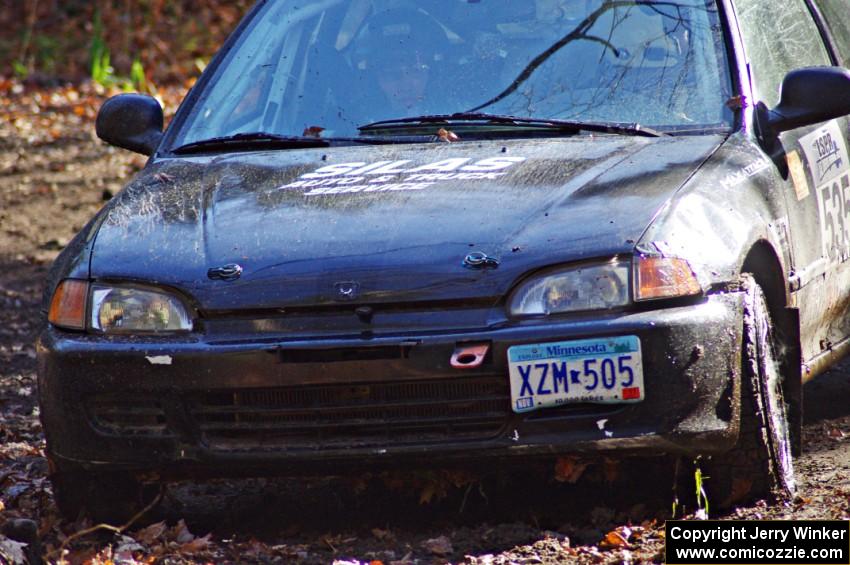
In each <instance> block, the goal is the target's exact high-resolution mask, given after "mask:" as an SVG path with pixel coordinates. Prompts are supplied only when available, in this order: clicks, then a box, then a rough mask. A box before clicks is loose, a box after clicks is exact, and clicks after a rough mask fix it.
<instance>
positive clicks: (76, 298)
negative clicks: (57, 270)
mask: <svg viewBox="0 0 850 565" xmlns="http://www.w3.org/2000/svg"><path fill="white" fill-rule="evenodd" d="M88 293H89V283H87V282H85V281H75V280H71V279H68V280H64V281H62V282H61V283H59V286H57V287H56V291H55V292H54V293H53V300H51V301H50V313H49V314H48V315H47V319H48V320H49V321H50V323H51V324H53V325H54V326H58V327H60V328H67V329H73V330H82V329H85V327H86V298H87V296H88Z"/></svg>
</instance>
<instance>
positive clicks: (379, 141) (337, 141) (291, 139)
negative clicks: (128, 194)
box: [172, 132, 434, 154]
mask: <svg viewBox="0 0 850 565" xmlns="http://www.w3.org/2000/svg"><path fill="white" fill-rule="evenodd" d="M433 141H434V136H433V135H427V136H425V135H408V136H391V137H383V136H370V137H366V136H361V137H313V136H306V135H282V134H278V133H266V132H252V133H237V134H235V135H225V136H222V137H211V138H210V139H202V140H200V141H193V142H192V143H187V144H185V145H181V146H180V147H178V148H176V149H173V150H172V152H174V153H178V154H181V153H202V152H204V151H213V150H219V151H220V150H239V149H256V148H261V149H311V148H315V147H330V146H338V145H352V144H355V143H356V144H366V145H396V144H399V143H426V142H433Z"/></svg>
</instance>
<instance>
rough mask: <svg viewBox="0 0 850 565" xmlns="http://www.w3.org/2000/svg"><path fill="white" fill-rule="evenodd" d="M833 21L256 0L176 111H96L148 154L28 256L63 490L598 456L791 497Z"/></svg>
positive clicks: (839, 263) (66, 503)
mask: <svg viewBox="0 0 850 565" xmlns="http://www.w3.org/2000/svg"><path fill="white" fill-rule="evenodd" d="M847 19H848V16H847V15H846V10H844V9H843V7H842V1H841V0H785V1H783V2H775V1H773V0H664V1H660V0H659V1H655V0H534V1H527V2H516V1H509V0H456V1H451V2H449V1H446V0H417V1H416V2H413V1H410V2H407V1H404V0H401V1H399V0H392V1H391V0H350V1H343V0H320V1H319V0H317V1H313V2H304V1H303V0H298V1H296V0H268V1H260V2H258V3H257V5H256V6H255V7H254V9H253V10H252V11H251V12H250V13H249V14H248V15H247V17H246V18H245V19H244V21H243V22H242V23H241V24H240V26H239V28H238V29H237V30H236V32H235V33H234V34H233V36H232V37H231V38H230V39H229V40H228V42H227V43H226V44H225V46H224V48H223V49H222V50H221V52H220V53H219V54H218V55H217V57H216V58H215V59H214V61H213V62H212V63H211V64H210V65H209V67H208V68H207V70H206V71H205V72H204V74H203V76H202V77H201V78H200V80H199V81H198V83H197V85H196V86H195V87H194V88H193V89H192V91H191V92H190V94H189V95H188V96H187V98H186V100H185V102H184V103H183V105H182V106H181V107H180V109H179V111H178V112H177V115H176V116H175V118H174V120H173V121H172V122H171V124H170V125H169V127H168V128H167V129H166V130H165V131H163V112H162V109H161V107H160V106H159V104H158V103H157V102H156V101H155V100H154V99H153V98H150V97H146V96H142V95H135V94H128V95H121V96H118V97H116V98H113V99H110V100H109V101H107V102H106V103H105V104H104V106H103V108H102V109H101V112H100V114H99V116H98V119H97V132H98V135H99V136H100V137H101V138H102V139H103V140H105V141H107V142H109V143H111V144H114V145H116V146H119V147H123V148H126V149H129V150H132V151H136V152H139V153H143V154H146V155H149V156H150V160H149V161H148V163H147V166H146V167H145V168H144V170H143V171H142V172H141V173H140V174H139V175H138V176H137V177H136V178H135V179H134V180H132V181H131V182H130V183H129V184H128V185H127V186H126V188H125V189H124V190H123V191H121V192H120V194H118V195H117V196H116V197H115V198H114V199H113V200H112V201H111V202H110V203H109V204H108V205H107V206H105V207H104V209H103V210H101V212H100V213H99V214H97V216H96V217H95V218H94V219H93V220H92V221H91V222H90V223H89V224H88V225H87V226H86V227H85V228H84V229H83V230H82V232H81V233H80V234H79V235H78V236H77V237H76V238H75V239H74V240H73V242H72V243H71V244H70V245H69V246H68V247H67V249H65V251H64V252H63V253H62V255H61V256H60V257H59V258H58V259H57V261H56V263H55V265H54V267H53V270H52V272H51V275H50V278H49V281H48V284H47V289H46V294H45V302H44V311H45V315H46V316H45V317H46V320H45V325H44V328H43V331H42V333H41V335H40V338H39V344H38V357H39V398H40V403H41V418H42V421H43V425H44V430H45V434H46V437H47V454H48V458H49V461H50V465H51V479H52V481H53V485H54V489H55V491H54V492H55V495H56V499H57V502H58V503H59V505H60V508H61V509H62V511H63V512H65V513H66V515H69V516H76V515H78V514H79V512H80V511H83V510H87V511H88V512H90V513H91V514H92V515H93V516H103V515H105V514H108V513H110V512H116V508H117V506H118V505H116V504H115V502H114V498H112V497H110V496H108V494H110V493H111V494H120V495H121V496H122V497H123V500H125V501H127V507H128V509H129V508H131V507H132V506H133V505H138V504H139V503H140V502H142V501H144V500H145V494H146V492H147V490H148V489H146V488H144V487H145V485H146V484H147V483H150V482H151V481H160V480H172V479H180V478H187V477H193V478H194V477H199V476H228V475H258V474H282V475H287V474H304V473H307V474H318V475H331V474H335V473H338V472H339V469H341V468H345V469H346V470H350V469H364V470H374V469H387V468H392V467H396V466H399V465H437V466H442V465H446V466H447V465H464V464H470V463H474V462H478V463H481V462H482V461H483V462H486V463H487V464H488V465H495V466H499V465H502V464H504V465H508V464H513V465H516V464H519V465H522V464H523V462H526V461H529V462H530V461H532V460H535V461H538V460H543V459H546V458H549V459H550V460H554V459H555V458H557V457H579V458H582V457H585V458H589V459H592V458H594V457H599V456H603V455H604V456H629V455H670V456H674V457H675V456H678V457H687V458H693V457H698V456H704V457H705V458H707V459H711V461H712V463H713V464H714V465H715V467H714V468H713V469H712V472H711V473H710V476H711V480H709V481H708V483H707V488H708V490H709V491H710V494H711V497H712V498H713V499H714V500H718V501H722V500H731V499H732V498H734V496H740V495H741V493H747V492H748V493H749V494H751V495H762V494H767V493H769V492H771V491H772V492H774V493H775V494H779V495H786V496H787V495H789V494H790V493H792V492H793V491H794V475H793V470H792V452H793V451H794V448H795V446H796V445H798V442H799V431H798V430H799V425H800V421H801V413H800V406H801V389H802V383H803V382H805V380H807V379H808V378H811V377H812V376H814V375H816V374H817V373H819V372H821V371H822V370H823V369H824V368H825V367H827V366H829V365H830V364H831V363H833V362H834V361H835V360H836V359H838V358H839V357H840V356H841V355H842V354H843V353H844V352H845V351H846V350H847V345H848V343H850V341H848V335H850V322H849V321H850V318H848V317H847V305H848V304H850V261H848V260H847V259H848V257H850V159H848V152H847V148H848V143H850V140H848V134H850V129H848V123H847V118H846V117H844V116H845V115H847V114H848V113H850V72H848V71H846V70H845V69H844V68H843V67H842V65H846V64H847V57H848V54H850V36H848V32H847V30H848V29H850V26H848V25H847V24H848V22H847ZM842 20H843V21H842ZM742 485H743V486H742ZM95 494H97V496H95Z"/></svg>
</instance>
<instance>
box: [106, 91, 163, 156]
mask: <svg viewBox="0 0 850 565" xmlns="http://www.w3.org/2000/svg"><path fill="white" fill-rule="evenodd" d="M163 124H164V119H163V115H162V106H160V105H159V102H157V101H156V99H155V98H152V97H151V96H145V95H143V94H119V95H118V96H113V97H112V98H110V99H109V100H107V101H106V102H104V103H103V106H101V107H100V111H99V112H98V114H97V121H96V122H95V129H96V131H97V136H98V137H99V138H101V139H102V140H103V141H105V142H107V143H109V144H111V145H115V146H117V147H121V148H123V149H129V150H130V151H134V152H136V153H141V154H143V155H152V154H153V152H154V151H156V148H157V146H158V145H159V142H160V141H161V140H162V128H163Z"/></svg>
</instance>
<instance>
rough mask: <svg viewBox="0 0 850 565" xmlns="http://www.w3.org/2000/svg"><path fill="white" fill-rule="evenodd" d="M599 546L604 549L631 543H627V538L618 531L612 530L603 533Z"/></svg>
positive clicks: (627, 545) (626, 545) (625, 545)
mask: <svg viewBox="0 0 850 565" xmlns="http://www.w3.org/2000/svg"><path fill="white" fill-rule="evenodd" d="M599 547H602V548H604V549H613V548H621V547H631V545H630V544H629V540H627V539H626V538H625V537H624V536H623V535H622V534H621V533H620V532H618V531H617V530H614V531H611V532H608V533H607V534H605V537H604V538H602V541H601V542H599Z"/></svg>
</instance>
